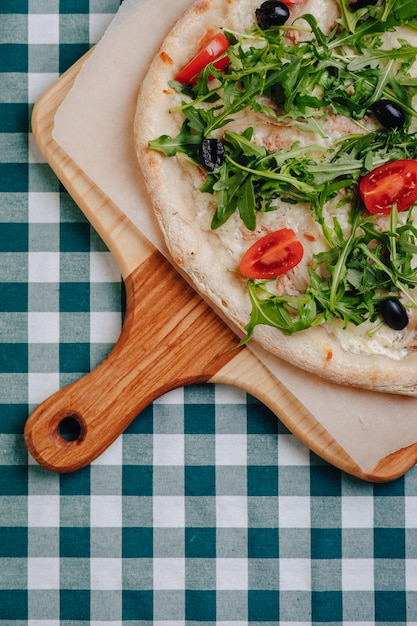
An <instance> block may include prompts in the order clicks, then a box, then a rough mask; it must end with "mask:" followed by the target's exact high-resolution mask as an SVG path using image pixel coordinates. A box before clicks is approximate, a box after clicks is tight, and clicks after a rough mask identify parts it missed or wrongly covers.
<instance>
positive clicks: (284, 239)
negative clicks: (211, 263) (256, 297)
mask: <svg viewBox="0 0 417 626" xmlns="http://www.w3.org/2000/svg"><path fill="white" fill-rule="evenodd" d="M303 254H304V249H303V246H302V245H301V243H300V242H299V241H298V239H297V238H296V236H295V232H294V231H293V230H292V229H291V228H282V229H281V230H276V231H274V232H272V233H268V235H265V237H262V238H261V239H258V241H255V243H254V244H252V245H251V247H250V248H248V250H246V252H245V254H244V255H243V257H242V260H241V262H240V266H239V269H240V271H241V272H242V274H244V275H245V276H247V277H248V278H260V279H261V278H274V277H275V276H280V275H281V274H285V273H286V272H288V271H289V270H290V269H292V268H293V267H295V266H296V265H298V263H299V262H300V261H301V259H302V258H303Z"/></svg>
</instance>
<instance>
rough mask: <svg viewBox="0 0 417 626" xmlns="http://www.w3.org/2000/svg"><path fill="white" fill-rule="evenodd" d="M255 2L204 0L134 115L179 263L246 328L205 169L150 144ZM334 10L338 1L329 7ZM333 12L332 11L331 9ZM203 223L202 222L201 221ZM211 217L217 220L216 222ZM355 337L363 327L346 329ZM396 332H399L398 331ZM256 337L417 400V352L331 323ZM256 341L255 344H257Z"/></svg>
mask: <svg viewBox="0 0 417 626" xmlns="http://www.w3.org/2000/svg"><path fill="white" fill-rule="evenodd" d="M258 4H259V2H257V1H254V0H197V1H196V2H195V4H193V5H192V6H191V8H190V9H189V10H188V11H187V12H186V13H185V14H184V16H183V17H182V18H181V19H180V20H179V21H178V22H177V23H176V24H175V26H174V27H173V29H172V30H171V32H170V34H169V35H168V36H167V38H166V39H165V41H164V42H163V44H162V46H161V48H160V50H159V53H158V54H157V56H156V57H155V59H154V61H153V62H152V64H151V66H150V68H149V72H148V74H147V76H146V78H145V80H144V82H143V84H142V86H141V89H140V93H139V98H138V104H137V111H136V117H135V127H134V135H135V145H136V151H137V156H138V161H139V164H140V167H141V169H142V172H143V175H144V179H145V182H146V186H147V189H148V193H149V196H150V199H151V202H152V205H153V208H154V211H155V214H156V216H157V218H158V221H159V224H160V226H161V229H162V232H163V235H164V238H165V241H166V244H167V247H168V249H169V251H170V254H171V255H172V258H173V260H174V262H175V263H176V264H177V265H178V267H179V268H180V270H181V271H183V272H185V274H187V275H188V276H189V278H190V279H191V281H192V283H193V284H194V286H195V288H196V290H197V291H198V292H199V293H201V295H202V296H203V297H205V298H206V299H208V300H209V301H210V302H212V303H213V305H214V306H215V307H216V308H218V309H219V310H220V311H221V312H222V314H224V315H225V316H226V317H227V318H228V319H230V320H231V322H232V323H233V324H234V325H235V326H237V327H238V328H239V329H241V330H242V336H244V331H243V329H244V327H245V325H246V324H247V323H248V321H249V315H250V310H251V306H250V301H249V297H248V294H247V288H246V282H245V281H243V280H242V278H241V277H240V276H239V275H238V273H235V272H233V269H234V268H235V267H236V259H235V258H234V255H233V252H232V251H230V250H228V249H227V247H225V246H224V245H223V244H222V242H221V240H220V239H219V237H218V236H217V235H216V234H215V233H213V232H211V231H210V230H209V229H207V230H206V229H203V228H201V217H200V218H199V217H198V216H199V215H200V216H201V215H202V214H203V215H204V214H206V215H210V216H211V214H212V212H213V210H214V209H213V207H214V200H213V197H212V196H209V195H208V194H202V193H201V192H200V191H199V187H200V185H201V183H202V180H203V179H202V173H201V172H200V171H199V170H198V168H196V167H194V166H192V165H190V164H186V165H184V163H183V162H181V159H178V158H177V157H173V158H167V157H165V156H163V155H162V154H160V153H158V152H156V151H154V150H150V149H149V148H148V142H149V141H150V140H151V139H155V138H157V137H159V136H160V135H162V134H168V135H171V136H175V135H177V134H178V132H179V130H180V126H181V124H182V117H181V116H180V115H179V114H175V113H170V109H171V108H172V107H173V106H175V104H179V103H180V97H179V96H178V94H174V93H173V92H172V91H171V90H170V88H169V86H168V81H169V80H172V79H173V77H174V76H175V74H176V72H177V71H179V69H181V68H182V67H183V66H184V65H185V63H186V62H187V61H188V60H189V59H190V58H191V57H192V56H193V55H194V54H195V51H196V49H197V48H198V42H199V41H201V40H203V39H204V37H206V36H207V32H209V31H211V30H213V31H215V32H218V31H219V30H221V29H223V28H229V29H233V30H239V31H241V32H242V31H244V30H245V29H246V28H249V27H250V26H251V25H252V24H253V15H254V10H255V8H256V7H257V6H258ZM330 4H331V7H332V8H333V10H334V4H335V3H330ZM326 5H327V9H328V8H329V3H328V2H327V1H325V0H307V2H306V3H304V4H303V5H300V6H302V7H303V9H304V12H308V11H311V12H314V11H316V12H317V11H319V12H322V13H324V14H325V13H326V10H327V9H326ZM329 14H330V12H329ZM199 219H200V221H199ZM210 219H211V218H210ZM341 332H345V333H353V335H352V337H353V338H354V337H355V333H357V329H356V328H353V329H349V330H347V331H341ZM393 332H395V331H393ZM254 340H256V341H258V342H259V343H260V344H261V345H262V346H263V347H264V348H265V349H266V350H268V351H269V352H271V353H273V354H275V355H277V356H278V357H280V358H282V359H284V360H286V361H288V362H290V363H291V364H293V365H295V366H297V367H300V368H303V369H304V370H307V371H310V372H314V374H317V375H319V376H322V377H323V378H325V379H328V380H331V381H333V382H336V383H340V384H344V385H350V386H354V387H361V388H365V389H370V390H373V391H381V392H389V393H398V394H405V395H417V354H416V352H415V351H414V350H403V351H402V352H401V353H399V355H400V356H399V357H398V358H392V356H390V351H389V350H387V351H384V350H382V354H374V353H372V354H370V353H367V351H366V350H365V349H364V350H362V351H361V350H360V349H354V348H352V344H355V341H353V342H349V341H348V342H343V344H344V345H342V343H341V342H340V341H339V339H338V335H337V333H334V332H333V331H332V329H331V328H329V327H328V326H327V325H322V326H319V327H314V328H310V329H308V330H305V331H300V332H297V333H295V334H294V335H292V336H287V335H284V334H283V333H282V332H281V331H279V330H277V329H274V328H271V327H268V326H257V327H256V328H255V332H254ZM251 341H252V340H251Z"/></svg>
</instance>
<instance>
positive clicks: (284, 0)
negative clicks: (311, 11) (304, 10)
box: [280, 0, 306, 6]
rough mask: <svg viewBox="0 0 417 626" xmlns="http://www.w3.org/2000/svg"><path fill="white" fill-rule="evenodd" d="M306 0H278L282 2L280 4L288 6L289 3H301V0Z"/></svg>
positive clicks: (303, 0)
mask: <svg viewBox="0 0 417 626" xmlns="http://www.w3.org/2000/svg"><path fill="white" fill-rule="evenodd" d="M305 1H306V0H280V2H282V4H288V5H289V6H290V5H291V4H303V2H305Z"/></svg>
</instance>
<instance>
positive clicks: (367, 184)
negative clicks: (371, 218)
mask: <svg viewBox="0 0 417 626" xmlns="http://www.w3.org/2000/svg"><path fill="white" fill-rule="evenodd" d="M359 191H360V194H361V197H362V200H363V202H364V204H365V206H366V208H367V209H368V211H369V213H372V214H373V215H374V214H375V213H382V214H383V215H389V213H390V212H391V208H392V205H393V204H394V203H396V205H397V210H398V211H405V209H408V208H409V207H410V206H412V205H413V204H414V203H415V202H417V161H414V160H413V159H399V160H398V161H390V162H389V163H385V164H384V165H380V166H379V167H377V168H376V169H374V170H372V172H369V173H368V174H366V175H365V176H364V177H363V178H362V179H361V181H360V183H359Z"/></svg>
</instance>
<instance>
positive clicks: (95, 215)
mask: <svg viewBox="0 0 417 626" xmlns="http://www.w3.org/2000/svg"><path fill="white" fill-rule="evenodd" d="M84 60H85V57H83V58H82V59H80V61H78V63H76V64H75V65H74V66H73V67H72V68H70V70H68V71H67V72H66V73H65V74H64V75H63V76H62V77H61V78H60V79H59V80H58V81H57V82H56V83H55V84H54V85H53V86H52V87H51V88H50V89H49V90H48V91H47V92H46V93H45V94H44V95H43V96H42V97H41V98H40V99H39V101H38V102H37V103H36V104H35V107H34V110H33V115H32V131H33V134H34V137H35V139H36V141H37V144H38V146H39V148H40V150H41V152H42V154H43V155H44V157H45V159H46V160H47V162H48V163H49V164H50V166H51V168H52V169H53V170H54V172H55V174H56V175H57V177H58V178H59V179H60V181H61V182H62V183H63V185H64V186H65V187H66V189H67V190H68V192H69V193H70V194H71V196H72V197H73V199H74V200H75V202H76V203H77V204H78V206H79V207H80V208H81V210H82V211H83V213H84V214H85V216H86V217H87V219H88V220H89V221H90V223H91V224H92V226H93V227H94V228H95V229H96V231H97V232H98V234H99V235H100V236H101V237H102V239H103V241H104V242H105V243H106V245H107V246H108V248H109V250H110V251H111V252H112V254H113V256H114V258H115V260H116V262H117V264H118V267H119V269H120V271H121V274H122V276H123V280H124V284H125V288H126V300H127V303H126V317H125V322H124V325H123V328H122V332H121V335H120V338H119V340H118V341H117V343H116V345H115V346H114V348H113V350H112V351H111V352H110V354H109V355H108V357H107V358H106V359H105V360H104V361H103V362H102V363H101V364H100V365H98V367H96V368H95V369H94V370H93V371H92V372H90V373H89V374H87V375H86V376H85V377H83V378H82V379H80V380H78V381H76V382H75V383H73V384H71V385H69V386H68V387H65V388H63V389H61V390H59V391H58V392H56V393H55V394H54V395H52V396H51V397H49V398H48V399H46V400H45V401H44V402H43V403H41V404H40V405H39V406H38V407H37V408H36V409H35V410H34V412H33V413H32V414H31V415H30V417H29V418H28V420H27V423H26V426H25V440H26V444H27V447H28V449H29V452H30V453H31V454H32V456H33V457H34V459H35V460H36V461H37V462H38V463H39V464H40V465H42V466H44V467H45V468H47V469H49V470H52V471H55V472H71V471H74V470H77V469H80V468H82V467H84V466H86V465H88V464H89V463H90V462H91V461H93V460H94V459H95V458H97V457H98V456H99V455H100V454H101V453H102V452H104V451H105V450H106V449H107V448H108V447H109V446H110V445H111V444H112V443H113V441H114V440H115V439H116V438H117V437H118V436H119V435H120V434H121V433H122V432H123V431H124V430H125V429H126V427H127V426H128V425H129V424H130V422H131V421H132V420H133V419H135V418H136V417H137V416H138V414H139V413H140V412H141V411H142V410H143V409H144V408H145V407H146V406H147V405H148V404H149V403H151V402H152V401H153V400H155V399H156V398H157V397H159V396H160V395H161V394H163V393H165V392H167V391H169V390H171V389H174V388H178V387H180V386H184V385H188V384H192V383H201V382H208V383H222V384H227V385H232V386H236V387H239V388H240V389H243V390H244V391H246V392H248V393H250V394H252V395H253V396H255V397H257V398H258V399H259V400H260V401H262V402H263V403H264V404H265V405H266V406H267V407H269V408H270V409H271V410H272V411H273V412H274V413H275V415H276V416H277V417H278V418H279V419H280V420H281V421H282V422H283V424H285V425H286V427H287V428H288V429H289V430H290V431H291V432H292V433H293V434H294V435H295V436H296V437H298V438H299V439H300V440H301V441H302V442H303V443H304V444H305V445H306V446H307V447H308V448H310V449H311V450H313V451H314V452H315V453H316V454H318V455H319V456H321V457H322V458H324V459H325V460H327V461H328V462H330V463H332V464H333V465H335V466H336V467H338V468H340V469H342V470H344V471H346V472H348V473H350V474H353V475H354V476H357V477H359V478H363V479H365V480H371V481H387V480H392V479H394V478H397V477H398V476H400V475H402V474H403V473H404V472H406V471H407V470H408V469H409V468H410V467H411V466H412V465H414V463H415V462H416V455H417V446H415V445H412V446H409V447H407V448H404V449H402V450H399V451H398V452H395V453H394V454H391V455H389V456H388V457H386V458H384V459H383V460H381V461H379V462H378V464H377V465H376V466H375V467H372V468H369V469H367V470H365V471H364V470H363V469H361V468H360V467H359V466H358V465H357V463H355V462H354V461H353V460H352V458H351V457H350V456H349V454H347V452H346V451H345V450H344V449H343V448H342V447H341V446H340V445H339V444H338V442H337V441H335V439H334V438H333V437H332V436H331V435H330V434H329V433H328V431H327V430H326V429H325V428H324V427H323V426H322V425H321V424H320V422H319V421H318V420H317V419H316V418H315V417H314V416H313V415H312V414H311V413H310V412H309V411H308V410H307V409H306V408H305V407H304V406H303V404H302V403H301V402H300V401H299V400H298V399H297V398H296V397H295V396H294V395H293V394H292V393H291V392H290V391H289V390H288V389H287V388H286V387H285V386H284V385H283V384H282V383H281V382H280V381H279V380H278V379H277V378H276V377H275V376H274V375H273V374H272V373H271V372H270V371H269V370H268V369H267V368H266V367H265V366H264V365H263V364H262V363H261V362H260V360H259V359H257V357H255V356H254V354H253V353H252V352H251V351H250V350H249V349H248V348H236V346H237V343H238V341H239V339H238V337H237V336H236V335H235V334H234V332H233V331H232V330H231V329H230V328H229V327H228V326H227V325H226V324H225V323H224V322H223V321H222V320H221V319H220V317H218V315H217V314H216V313H215V312H214V311H213V310H212V309H211V308H210V306H209V305H208V304H207V303H206V302H205V301H204V300H203V299H202V298H201V297H200V296H199V295H198V294H197V293H196V292H195V291H194V290H193V289H192V288H191V287H190V285H189V284H188V283H187V282H186V281H185V280H184V279H183V278H182V277H181V276H180V274H179V273H178V272H177V270H176V269H175V268H174V267H173V266H172V265H171V264H170V263H169V262H168V261H167V260H166V259H165V257H164V256H163V255H162V254H161V253H160V252H159V251H157V250H156V248H154V247H153V245H151V244H150V243H149V242H148V241H147V240H146V239H145V237H144V236H143V235H142V234H141V233H140V232H139V230H138V229H137V228H136V226H135V225H133V224H132V222H131V221H130V220H129V219H128V218H127V217H126V215H124V214H123V212H122V211H121V210H120V209H119V208H118V207H117V206H116V205H115V204H114V203H113V202H112V201H111V200H110V199H109V198H108V197H107V196H106V195H105V194H104V193H103V192H102V191H101V190H100V189H99V188H98V187H97V186H96V185H95V184H94V183H93V182H92V181H91V180H90V179H89V178H88V177H87V176H86V175H85V173H84V172H83V171H82V170H81V169H80V168H79V167H78V166H77V164H76V163H74V161H72V160H71V159H70V158H69V157H68V155H67V154H66V153H65V152H64V151H63V150H62V148H61V147H60V146H59V145H58V144H57V143H56V142H55V141H54V139H53V137H52V131H53V125H54V115H55V112H56V111H57V109H58V107H59V106H60V104H61V103H62V101H63V100H64V99H65V96H66V95H67V93H68V91H69V90H70V89H71V86H72V84H73V82H74V80H75V78H76V76H77V74H78V72H79V71H80V69H81V67H82V64H83V62H84ZM139 419H140V418H139ZM68 422H70V423H71V425H72V427H73V432H74V430H75V434H74V436H73V437H71V438H70V440H69V438H67V437H66V436H65V435H64V434H63V426H64V424H66V423H68ZM74 427H75V428H74Z"/></svg>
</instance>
